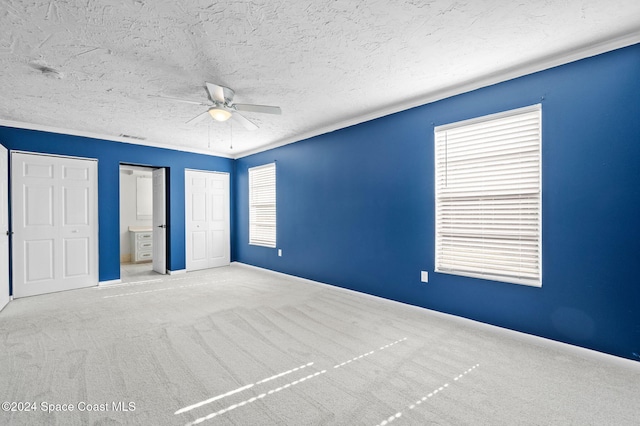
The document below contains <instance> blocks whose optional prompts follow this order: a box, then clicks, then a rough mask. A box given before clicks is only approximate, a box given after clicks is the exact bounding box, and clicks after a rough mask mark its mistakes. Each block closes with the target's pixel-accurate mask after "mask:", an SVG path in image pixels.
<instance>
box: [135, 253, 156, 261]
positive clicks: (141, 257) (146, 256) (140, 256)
mask: <svg viewBox="0 0 640 426" xmlns="http://www.w3.org/2000/svg"><path fill="white" fill-rule="evenodd" d="M152 258H153V253H152V252H150V251H146V252H141V253H136V261H140V260H150V259H152Z"/></svg>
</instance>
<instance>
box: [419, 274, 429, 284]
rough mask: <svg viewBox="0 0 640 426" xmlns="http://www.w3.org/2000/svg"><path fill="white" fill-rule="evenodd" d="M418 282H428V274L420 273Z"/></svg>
mask: <svg viewBox="0 0 640 426" xmlns="http://www.w3.org/2000/svg"><path fill="white" fill-rule="evenodd" d="M420 281H422V282H423V283H428V282H429V272H427V271H420Z"/></svg>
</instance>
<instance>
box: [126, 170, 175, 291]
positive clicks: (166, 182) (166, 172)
mask: <svg viewBox="0 0 640 426" xmlns="http://www.w3.org/2000/svg"><path fill="white" fill-rule="evenodd" d="M122 166H125V167H126V166H132V167H144V168H147V169H149V171H150V172H153V170H155V169H164V195H165V205H164V214H165V221H166V225H167V227H166V230H165V250H164V260H165V274H167V273H171V271H169V246H170V243H169V200H170V194H169V167H167V166H155V165H151V164H141V163H131V162H128V161H120V162H119V163H118V227H117V232H118V251H119V250H120V249H119V247H120V239H121V236H120V226H121V223H120V209H121V208H122V206H121V205H120V201H121V200H120V179H121V178H120V168H121V167H122ZM152 230H153V224H152ZM120 257H121V256H120V254H119V253H118V269H119V270H120V265H121V264H122V261H121V259H120ZM151 267H152V268H153V263H152V266H151ZM120 280H122V276H120V277H119V280H118V281H120ZM118 281H116V282H118Z"/></svg>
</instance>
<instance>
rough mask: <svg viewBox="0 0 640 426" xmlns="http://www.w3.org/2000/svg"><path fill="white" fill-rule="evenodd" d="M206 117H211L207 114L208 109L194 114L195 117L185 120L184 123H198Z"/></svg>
mask: <svg viewBox="0 0 640 426" xmlns="http://www.w3.org/2000/svg"><path fill="white" fill-rule="evenodd" d="M207 117H211V116H210V115H209V111H208V110H207V111H205V112H203V113H202V114H198V115H196V116H195V117H193V118H192V119H191V120H189V121H187V123H186V124H195V123H199V122H201V121H202V120H204V119H205V118H207Z"/></svg>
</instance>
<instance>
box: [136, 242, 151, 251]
mask: <svg viewBox="0 0 640 426" xmlns="http://www.w3.org/2000/svg"><path fill="white" fill-rule="evenodd" d="M152 248H153V241H138V250H140V251H149V250H151V249H152Z"/></svg>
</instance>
